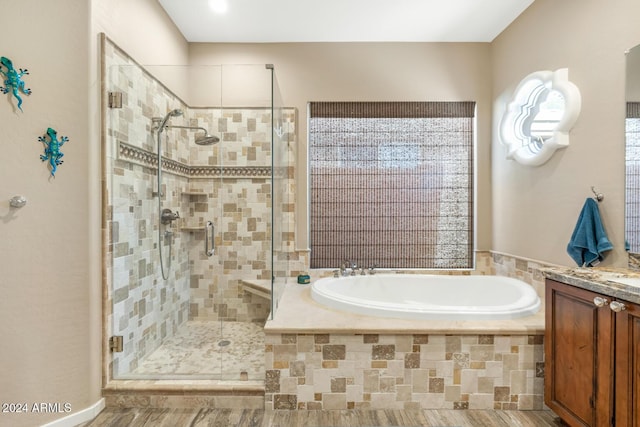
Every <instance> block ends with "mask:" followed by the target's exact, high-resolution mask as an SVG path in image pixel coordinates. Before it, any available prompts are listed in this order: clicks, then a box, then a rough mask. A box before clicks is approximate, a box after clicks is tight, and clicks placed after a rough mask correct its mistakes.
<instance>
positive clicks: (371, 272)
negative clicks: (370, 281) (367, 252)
mask: <svg viewBox="0 0 640 427" xmlns="http://www.w3.org/2000/svg"><path fill="white" fill-rule="evenodd" d="M376 268H378V264H373V265H372V266H371V267H369V274H376Z"/></svg>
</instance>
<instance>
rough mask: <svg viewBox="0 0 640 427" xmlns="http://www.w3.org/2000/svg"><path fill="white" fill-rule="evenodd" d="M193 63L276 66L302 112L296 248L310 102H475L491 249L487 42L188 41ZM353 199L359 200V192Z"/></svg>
mask: <svg viewBox="0 0 640 427" xmlns="http://www.w3.org/2000/svg"><path fill="white" fill-rule="evenodd" d="M190 62H191V64H194V65H206V64H220V63H222V64H236V63H238V64H246V63H252V64H256V63H257V64H260V63H272V64H274V66H275V70H276V75H277V78H278V83H279V85H280V90H281V94H282V99H283V103H284V105H286V106H289V107H296V108H297V109H298V113H299V127H298V160H297V162H296V179H297V189H298V191H297V193H296V226H297V230H296V238H297V239H298V241H297V247H298V248H299V249H305V248H306V247H307V245H308V241H307V231H306V217H307V212H306V205H307V202H306V197H307V195H306V191H302V190H304V189H306V188H307V176H306V175H307V171H306V164H307V159H306V155H305V154H306V133H307V123H306V114H307V102H309V101H399V100H400V101H424V100H428V101H476V102H477V110H478V134H477V137H478V233H477V236H478V237H477V239H478V245H477V246H478V249H490V247H491V206H490V199H491V189H490V185H491V184H490V151H489V148H490V130H491V129H490V128H491V117H490V115H491V88H490V85H489V84H488V82H490V81H491V64H490V45H489V44H487V43H404V44H403V43H291V44H287V43H281V44H206V43H194V44H191V45H190ZM354 197H357V195H356V194H354Z"/></svg>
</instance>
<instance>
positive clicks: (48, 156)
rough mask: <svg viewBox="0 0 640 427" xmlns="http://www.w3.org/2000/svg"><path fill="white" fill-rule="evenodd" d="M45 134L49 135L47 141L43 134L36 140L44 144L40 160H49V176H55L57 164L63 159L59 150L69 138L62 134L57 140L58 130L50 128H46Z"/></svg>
mask: <svg viewBox="0 0 640 427" xmlns="http://www.w3.org/2000/svg"><path fill="white" fill-rule="evenodd" d="M46 135H47V136H48V137H49V142H47V138H46V137H44V136H39V137H38V141H40V142H42V143H43V144H44V154H41V155H40V160H42V161H43V162H45V161H49V168H50V169H51V176H52V177H54V178H55V177H56V171H57V170H58V166H59V165H61V164H62V163H63V162H64V160H60V159H61V158H62V157H63V156H64V154H62V151H60V148H61V147H62V146H63V145H64V143H65V142H67V141H68V140H69V138H67V137H66V136H63V137H61V138H60V140H58V132H56V130H55V129H52V128H48V129H47V133H46Z"/></svg>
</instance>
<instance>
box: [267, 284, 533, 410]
mask: <svg viewBox="0 0 640 427" xmlns="http://www.w3.org/2000/svg"><path fill="white" fill-rule="evenodd" d="M543 336H544V312H543V311H540V312H539V313H537V314H536V315H534V316H529V317H526V318H522V319H517V320H500V321H483V322H478V321H441V320H438V321H434V320H406V319H385V318H374V317H369V316H364V315H356V314H348V313H344V312H341V311H337V310H332V309H329V308H326V307H323V306H321V305H320V304H317V303H316V302H314V301H313V300H312V299H311V296H310V292H309V287H308V286H303V285H296V284H293V285H290V286H289V287H288V288H287V289H286V290H285V293H284V295H283V296H282V299H281V302H280V308H279V309H278V311H277V313H276V315H275V318H274V319H273V320H271V321H268V322H267V324H266V325H265V349H266V380H265V408H266V409H291V410H296V409H300V410H305V409H352V408H355V409H369V408H370V409H519V410H532V409H536V410H540V409H542V408H543V388H544V351H543Z"/></svg>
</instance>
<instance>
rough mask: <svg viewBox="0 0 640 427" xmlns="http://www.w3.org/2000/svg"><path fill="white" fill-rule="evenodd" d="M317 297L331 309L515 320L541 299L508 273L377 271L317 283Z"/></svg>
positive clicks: (313, 292) (314, 288) (532, 309)
mask: <svg viewBox="0 0 640 427" xmlns="http://www.w3.org/2000/svg"><path fill="white" fill-rule="evenodd" d="M311 296H312V298H313V299H314V300H315V301H316V302H318V303H320V304H323V305H325V306H328V307H330V308H335V309H339V310H346V311H349V312H352V313H359V314H366V315H370V316H379V317H399V318H405V319H406V318H409V319H441V320H500V319H515V318H518V317H525V316H530V315H532V314H535V313H536V312H538V310H539V309H540V298H539V297H538V295H537V294H536V292H535V290H534V289H533V288H532V287H531V286H530V285H528V284H527V283H525V282H523V281H521V280H518V279H512V278H509V277H502V276H442V275H428V274H376V275H373V276H350V277H339V278H324V279H319V280H316V281H314V282H313V283H312V285H311Z"/></svg>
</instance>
